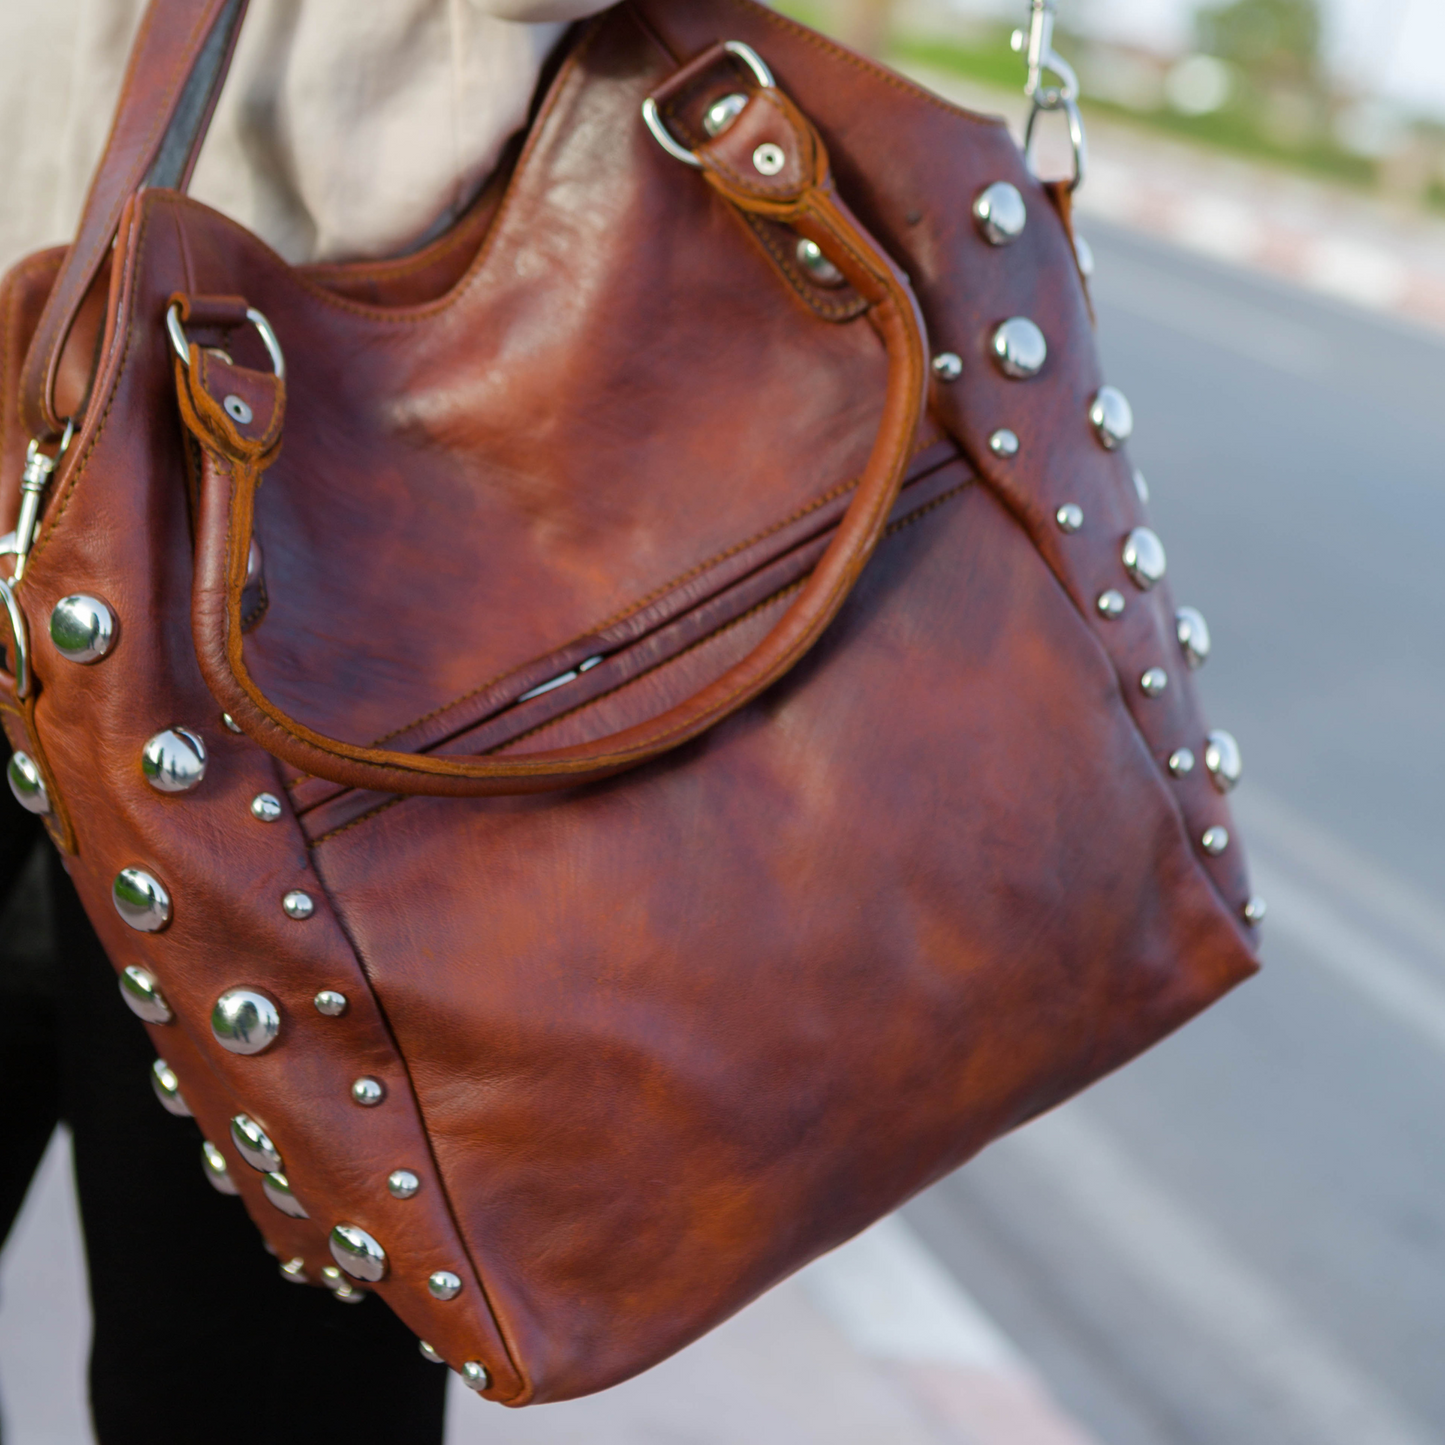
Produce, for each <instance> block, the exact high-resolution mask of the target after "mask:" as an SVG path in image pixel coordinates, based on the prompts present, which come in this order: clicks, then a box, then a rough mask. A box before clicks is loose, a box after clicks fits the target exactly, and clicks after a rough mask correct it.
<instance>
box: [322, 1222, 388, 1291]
mask: <svg viewBox="0 0 1445 1445" xmlns="http://www.w3.org/2000/svg"><path fill="white" fill-rule="evenodd" d="M330 1243H331V1257H332V1259H334V1260H335V1261H336V1262H337V1264H339V1265H340V1266H341V1267H342V1269H344V1270H345V1271H346V1272H347V1274H349V1275H350V1276H351V1277H352V1279H364V1280H367V1281H369V1282H370V1283H372V1284H375V1283H376V1281H377V1280H381V1279H385V1278H386V1251H385V1250H384V1249H383V1248H382V1247H381V1246H380V1245H379V1244H378V1243H377V1242H376V1240H374V1239H373V1238H372V1237H371V1235H369V1234H368V1233H367V1232H366V1231H365V1230H364V1229H362V1228H361V1226H360V1225H356V1224H338V1225H337V1226H336V1227H335V1228H334V1229H333V1230H332V1231H331V1240H330Z"/></svg>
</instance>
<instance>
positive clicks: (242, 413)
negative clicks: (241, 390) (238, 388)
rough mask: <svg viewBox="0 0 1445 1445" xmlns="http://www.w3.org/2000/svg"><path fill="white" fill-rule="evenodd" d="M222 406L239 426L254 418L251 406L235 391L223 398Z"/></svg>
mask: <svg viewBox="0 0 1445 1445" xmlns="http://www.w3.org/2000/svg"><path fill="white" fill-rule="evenodd" d="M221 407H222V409H223V410H224V411H225V413H226V415H227V416H228V417H230V418H231V420H232V421H233V422H235V423H236V424H237V425H238V426H245V425H246V424H247V423H248V422H249V421H250V420H251V418H252V411H251V408H250V407H249V406H247V405H246V403H245V402H244V401H243V400H242V399H241V398H240V397H239V396H237V395H236V394H235V392H231V393H230V394H229V395H227V396H223V397H222V398H221Z"/></svg>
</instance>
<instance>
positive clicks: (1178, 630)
mask: <svg viewBox="0 0 1445 1445" xmlns="http://www.w3.org/2000/svg"><path fill="white" fill-rule="evenodd" d="M1174 635H1175V636H1176V637H1178V639H1179V646H1180V649H1181V650H1182V651H1183V653H1184V661H1185V662H1186V663H1188V665H1189V670H1190V672H1194V671H1196V670H1197V669H1198V668H1201V667H1203V666H1204V664H1205V663H1206V662H1208V661H1209V624H1208V623H1207V622H1206V621H1205V620H1204V614H1203V613H1202V612H1200V611H1199V609H1198V608H1197V607H1181V608H1180V609H1179V610H1178V611H1177V612H1176V613H1175V614H1174Z"/></svg>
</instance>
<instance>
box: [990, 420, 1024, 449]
mask: <svg viewBox="0 0 1445 1445" xmlns="http://www.w3.org/2000/svg"><path fill="white" fill-rule="evenodd" d="M988 449H989V451H991V452H992V453H993V454H994V456H996V457H1016V456H1018V454H1019V434H1018V433H1017V432H1015V431H1010V430H1009V429H1008V428H1007V427H1006V426H1001V427H1000V428H999V429H998V430H997V431H996V432H994V434H993V435H992V436H991V437H989V439H988Z"/></svg>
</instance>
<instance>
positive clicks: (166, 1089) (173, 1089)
mask: <svg viewBox="0 0 1445 1445" xmlns="http://www.w3.org/2000/svg"><path fill="white" fill-rule="evenodd" d="M151 1088H152V1089H154V1090H155V1095H156V1098H157V1099H159V1100H160V1101H161V1108H163V1109H164V1110H165V1111H166V1113H168V1114H174V1115H175V1116H176V1118H178V1119H189V1118H191V1117H192V1115H191V1110H190V1106H189V1105H188V1104H187V1103H186V1101H185V1100H184V1099H183V1098H182V1097H181V1081H180V1080H179V1079H178V1078H176V1072H175V1070H174V1069H173V1068H171V1066H170V1065H169V1064H168V1063H166V1061H165V1060H164V1059H157V1060H156V1061H155V1063H153V1064H152V1065H151Z"/></svg>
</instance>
